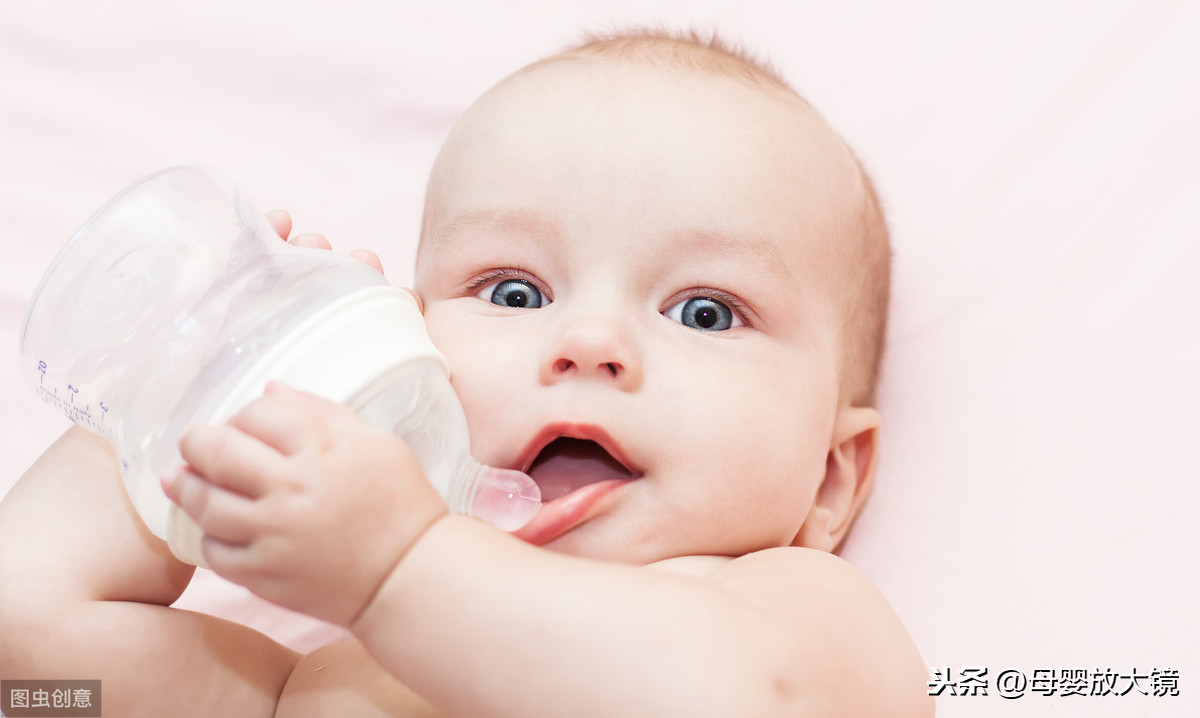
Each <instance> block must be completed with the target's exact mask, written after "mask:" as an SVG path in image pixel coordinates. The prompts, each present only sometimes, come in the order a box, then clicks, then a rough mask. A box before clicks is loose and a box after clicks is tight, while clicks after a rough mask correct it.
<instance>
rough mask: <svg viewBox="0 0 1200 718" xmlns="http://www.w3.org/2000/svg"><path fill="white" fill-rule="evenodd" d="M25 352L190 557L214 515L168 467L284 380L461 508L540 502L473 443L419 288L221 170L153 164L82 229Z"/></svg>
mask: <svg viewBox="0 0 1200 718" xmlns="http://www.w3.org/2000/svg"><path fill="white" fill-rule="evenodd" d="M20 361H21V369H22V373H23V374H24V376H25V378H26V380H27V381H28V382H29V384H30V385H31V386H32V387H33V389H34V391H35V392H37V394H38V395H39V396H41V397H42V399H43V400H44V401H46V402H47V403H48V404H50V405H52V406H54V407H57V408H58V409H59V410H61V411H62V412H63V413H64V414H66V416H67V417H68V418H69V419H71V420H72V421H74V422H75V423H77V424H80V425H81V426H84V427H86V428H88V429H91V430H93V431H96V432H98V433H100V434H101V435H103V436H105V437H106V438H107V439H108V440H109V441H110V442H111V443H112V444H113V445H114V446H115V447H116V450H117V455H118V458H119V461H120V466H121V473H122V477H123V478H124V482H125V487H126V489H127V490H128V492H129V495H130V497H131V498H132V499H133V503H134V505H135V506H136V507H137V509H138V513H139V514H140V515H141V517H142V519H143V520H144V521H145V522H146V525H147V526H148V527H149V528H150V530H151V531H152V532H154V533H155V534H156V535H158V536H159V537H161V538H164V539H166V540H167V542H168V544H169V545H170V546H171V550H172V551H173V552H174V553H175V555H176V556H177V557H179V558H180V559H181V560H184V561H188V562H190V563H196V564H200V565H203V560H202V557H201V555H200V538H201V533H200V530H199V528H198V527H197V526H196V525H195V524H194V523H193V522H192V521H191V519H190V518H188V516H187V515H186V514H184V513H183V512H182V511H181V510H180V509H179V508H178V507H177V506H175V505H174V504H172V503H171V502H170V501H169V500H168V499H167V498H166V496H165V495H164V494H163V493H162V490H161V488H160V486H159V477H161V476H162V475H163V474H164V473H165V472H166V471H167V470H168V469H169V468H170V467H171V466H173V465H175V464H177V463H178V462H180V461H181V459H180V456H179V451H178V443H179V438H180V437H181V436H182V434H183V432H184V431H185V430H186V428H187V427H188V426H190V425H192V424H196V423H216V422H220V421H224V420H226V419H228V418H229V417H230V416H232V415H233V414H234V413H236V412H237V411H238V409H240V408H241V407H242V406H244V405H245V404H247V403H248V402H249V401H251V400H253V399H254V398H256V397H258V396H261V395H262V392H263V390H264V388H265V386H266V384H267V382H268V381H269V380H272V379H274V380H279V381H282V382H284V383H286V384H288V385H290V386H293V387H295V388H297V389H302V390H305V391H309V392H312V393H314V394H317V395H320V396H324V397H326V398H328V399H331V400H333V401H337V402H340V403H344V404H347V405H349V406H350V407H351V408H353V409H355V410H356V411H358V412H359V414H360V415H361V416H362V417H363V418H364V420H366V421H367V423H369V424H370V425H372V426H374V427H376V428H380V429H386V430H389V431H393V432H395V433H396V434H398V435H399V436H401V437H403V438H404V439H405V441H406V442H407V443H408V444H409V446H410V447H411V448H412V449H413V451H414V453H415V454H416V455H417V458H418V460H419V461H420V462H421V465H422V467H423V468H424V470H425V473H426V475H427V476H428V478H429V479H430V481H431V482H432V483H433V484H434V486H435V487H436V488H437V489H438V491H439V492H440V493H441V495H442V497H443V498H444V499H445V500H446V503H447V505H448V506H449V508H450V509H451V510H452V511H458V512H463V513H469V514H473V515H476V516H479V517H480V518H482V519H484V520H486V521H489V522H490V523H493V524H495V525H496V526H497V527H499V528H501V529H503V530H512V529H515V528H517V527H519V526H521V525H522V524H524V523H525V522H526V521H528V519H529V518H531V517H532V516H533V514H534V513H536V511H537V510H538V507H539V506H540V496H539V494H538V490H537V485H536V484H534V483H533V481H532V479H530V478H529V477H527V476H525V475H524V474H522V473H520V472H516V471H509V470H504V469H493V468H490V467H485V466H482V465H480V464H478V463H477V462H475V461H474V460H473V459H472V458H471V456H470V451H469V438H468V436H467V425H466V420H465V418H464V416H463V413H462V408H461V406H460V405H459V403H458V400H457V398H456V397H455V395H454V391H453V389H452V388H451V386H450V382H449V375H448V371H447V366H446V362H445V359H444V358H443V357H442V356H441V355H440V354H439V353H438V351H437V349H436V348H434V346H433V343H432V342H431V341H430V340H429V336H428V334H427V333H426V331H425V325H424V321H423V319H422V317H421V314H420V310H419V308H418V307H417V304H416V302H415V300H414V299H413V297H412V295H410V294H409V293H408V292H407V291H406V290H404V289H401V288H397V287H392V286H390V285H389V284H388V283H387V281H386V280H385V279H384V278H383V277H382V276H380V275H379V273H378V272H375V271H374V270H373V269H371V268H369V267H367V266H365V265H363V264H361V263H359V262H356V261H354V260H351V259H349V258H346V257H342V256H340V255H335V254H333V253H332V252H326V251H321V250H315V249H303V248H296V247H292V246H290V245H288V244H286V243H284V242H283V241H281V240H280V239H279V238H278V236H277V235H276V234H275V232H274V229H273V228H272V227H271V225H270V223H269V222H268V221H267V219H266V217H265V216H264V215H263V214H262V213H261V212H259V211H257V210H256V209H255V208H254V207H253V206H252V205H251V203H250V202H249V201H248V200H247V199H246V197H245V196H244V195H243V194H242V193H241V191H240V190H238V188H237V187H236V186H235V185H234V184H233V183H232V182H231V181H230V180H229V179H228V178H226V177H225V176H224V175H222V174H221V173H219V172H217V171H215V170H212V169H209V168H204V167H195V166H191V167H178V168H173V169H168V170H164V171H162V172H159V173H156V174H154V175H151V176H149V177H146V178H144V179H142V180H140V181H139V182H137V183H135V184H134V185H132V186H131V187H129V188H128V189H126V190H125V191H124V192H122V193H121V194H119V195H117V196H116V197H115V198H113V199H112V200H110V201H109V202H108V204H106V205H105V206H104V207H103V208H101V209H100V210H99V211H98V212H97V213H96V214H95V215H94V216H93V217H92V218H91V219H89V220H88V221H87V223H85V224H84V226H83V227H82V228H81V229H80V230H79V231H78V232H76V234H75V236H74V237H73V238H72V239H71V240H70V242H68V244H67V245H66V247H65V248H64V249H63V250H62V251H61V252H60V253H59V255H58V257H57V258H56V259H55V261H54V263H53V264H52V265H51V267H50V269H49V270H48V271H47V273H46V275H45V276H44V277H43V278H42V281H41V284H40V285H39V286H38V289H37V290H36V292H35V293H34V297H33V300H32V301H31V303H30V306H29V309H28V312H27V314H26V317H25V323H24V326H23V328H22V331H21V339H20Z"/></svg>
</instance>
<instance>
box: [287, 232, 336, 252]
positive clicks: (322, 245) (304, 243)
mask: <svg viewBox="0 0 1200 718" xmlns="http://www.w3.org/2000/svg"><path fill="white" fill-rule="evenodd" d="M288 244H290V245H292V246H293V247H308V248H310V249H333V245H332V244H330V243H329V240H328V239H325V235H323V234H313V233H311V232H309V233H306V234H297V235H296V236H295V237H292V238H291V239H289V240H288Z"/></svg>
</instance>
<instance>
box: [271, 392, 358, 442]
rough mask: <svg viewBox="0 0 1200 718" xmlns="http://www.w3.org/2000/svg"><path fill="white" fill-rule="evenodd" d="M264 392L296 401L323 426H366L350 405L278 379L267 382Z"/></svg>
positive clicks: (348, 427) (349, 427)
mask: <svg viewBox="0 0 1200 718" xmlns="http://www.w3.org/2000/svg"><path fill="white" fill-rule="evenodd" d="M266 394H267V395H268V396H270V395H279V396H281V397H284V398H285V399H286V400H288V401H294V402H296V404H297V406H299V407H302V409H303V410H305V411H307V412H310V414H311V415H312V416H313V417H314V418H316V419H319V420H320V421H323V422H324V426H327V427H341V428H347V429H351V428H365V427H366V424H365V422H363V420H362V417H360V416H359V415H358V414H356V413H354V411H353V410H352V409H351V408H350V407H348V406H345V405H344V404H338V403H337V402H333V401H330V400H329V399H326V398H324V397H321V396H317V395H316V394H310V393H309V392H307V391H300V390H299V389H294V388H292V387H290V386H288V385H287V384H284V383H283V382H280V381H270V382H267V389H266ZM313 438H314V439H316V438H324V437H316V436H314V437H313Z"/></svg>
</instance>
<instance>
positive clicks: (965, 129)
mask: <svg viewBox="0 0 1200 718" xmlns="http://www.w3.org/2000/svg"><path fill="white" fill-rule="evenodd" d="M497 5H498V4H492V3H483V2H447V3H442V4H441V5H440V6H439V7H438V9H433V8H432V7H425V6H422V7H418V6H417V4H416V3H391V2H382V1H381V0H380V1H376V2H367V1H365V0H348V1H346V2H342V3H339V4H338V7H337V9H334V7H333V5H332V4H329V3H318V2H313V1H304V2H296V1H295V0H293V1H291V2H282V1H280V0H270V1H266V2H255V3H246V2H242V1H241V0H237V1H234V0H214V1H210V2H207V3H203V4H188V5H182V4H178V3H175V4H170V5H167V4H163V3H158V2H151V1H150V0H143V1H141V2H139V1H136V0H114V1H110V2H106V3H91V2H57V3H5V4H4V5H2V6H0V247H2V248H3V256H4V259H3V261H0V344H2V345H6V346H8V347H10V349H9V350H5V351H8V352H9V353H8V354H7V357H8V358H7V359H0V492H3V491H5V490H7V488H8V486H10V485H11V483H12V482H13V481H15V480H16V478H17V477H18V475H19V474H20V473H21V472H22V471H23V470H24V469H25V467H27V466H28V465H29V464H30V463H31V462H32V461H33V460H34V458H36V456H37V455H38V453H39V452H40V450H41V449H42V448H43V447H44V446H45V445H46V444H47V443H48V442H49V441H50V440H51V439H52V438H53V437H54V436H56V435H57V434H58V433H59V432H61V431H62V429H63V428H64V427H65V420H63V419H61V418H60V417H58V416H56V415H55V414H54V413H53V412H52V411H51V410H50V409H48V408H47V407H45V406H43V405H42V404H41V403H40V402H39V401H38V400H37V399H36V398H35V397H34V395H33V393H32V392H31V391H30V390H29V389H28V388H27V387H26V386H25V385H24V384H23V382H22V380H21V378H20V375H19V373H18V367H17V361H16V352H15V347H16V341H17V333H18V330H19V327H20V322H21V318H22V315H23V312H24V305H25V303H26V302H27V301H28V299H29V297H30V295H31V293H32V291H33V289H34V286H35V285H36V283H37V280H38V278H39V277H40V275H41V273H42V271H43V270H44V269H45V267H46V266H47V265H48V264H49V262H50V261H51V259H52V258H53V256H54V255H55V253H56V252H57V251H58V249H59V247H60V246H61V245H62V244H63V243H64V242H65V241H66V240H67V238H68V237H69V236H70V235H71V234H72V232H73V231H74V230H75V229H76V228H77V227H78V226H79V225H80V224H81V223H82V222H83V221H84V220H85V219H86V218H87V217H88V216H89V215H90V214H91V213H92V212H93V211H94V210H95V209H97V208H98V207H99V206H100V205H101V204H102V203H103V202H104V201H105V200H107V199H108V198H109V197H110V196H111V195H113V194H115V193H116V192H117V191H119V190H120V189H122V188H123V187H124V186H125V185H127V184H128V183H130V182H132V181H133V180H135V179H137V178H138V177H140V176H142V175H145V174H147V173H149V172H151V171H154V170H157V169H160V168H162V167H166V166H169V165H174V164H180V163H187V162H203V163H206V164H210V165H214V166H216V167H220V168H222V169H223V170H225V171H226V172H227V173H229V174H230V175H231V176H232V177H234V178H235V179H236V180H237V181H238V182H239V183H240V184H241V185H242V186H243V187H244V188H245V189H246V191H247V192H248V193H249V194H250V195H251V196H252V197H253V198H254V199H255V200H256V201H257V203H259V205H260V206H261V207H263V208H264V209H266V208H272V207H287V208H290V209H291V210H292V212H293V214H294V216H295V217H296V221H297V225H298V228H299V229H301V230H305V231H321V232H324V233H326V234H327V235H328V236H329V237H330V238H331V240H332V241H333V242H334V243H335V245H336V246H338V247H339V248H340V249H342V250H349V249H351V248H354V247H359V246H362V247H368V248H372V249H375V250H376V251H378V252H379V254H380V255H382V257H383V260H384V264H385V266H386V267H388V268H389V274H390V276H391V277H392V278H393V280H394V281H396V282H397V283H407V282H408V278H409V277H410V275H411V271H412V263H411V258H412V252H413V248H414V245H415V239H416V234H417V228H418V222H419V213H420V209H421V196H422V188H423V184H424V180H425V175H426V173H427V171H428V169H429V166H430V164H431V162H432V160H433V157H434V154H435V152H436V150H437V147H438V144H439V142H440V141H441V139H442V138H443V137H444V135H445V134H446V132H447V130H448V128H449V126H450V124H451V123H452V122H453V120H454V119H455V118H456V117H457V116H458V115H459V114H460V113H461V112H462V111H463V110H464V108H465V107H466V106H467V104H469V103H470V102H471V101H472V99H474V98H475V97H476V96H477V95H478V94H479V93H480V92H482V91H483V90H484V89H486V88H487V87H488V86H490V85H491V84H493V83H494V82H496V81H497V80H499V79H500V78H501V77H502V76H504V75H505V74H507V73H508V72H510V71H512V70H514V69H516V68H518V67H519V66H521V65H523V64H524V63H526V62H528V61H531V60H533V59H535V58H537V57H539V56H541V55H544V54H545V53H547V52H550V51H553V50H555V49H558V48H560V47H561V46H563V45H565V44H568V43H570V42H571V41H572V40H574V38H575V37H577V35H578V33H579V32H580V31H581V30H582V29H604V28H607V27H610V26H612V25H614V24H616V25H630V24H636V23H649V24H655V25H667V26H672V27H680V26H682V27H689V26H696V27H700V28H714V27H715V28H718V29H720V30H721V31H722V32H723V33H724V34H725V35H726V36H727V37H728V38H730V39H734V40H740V41H742V42H743V43H745V44H746V45H747V46H748V47H749V48H751V49H753V50H756V51H758V52H759V54H760V55H762V56H766V57H769V59H770V60H771V61H772V62H773V63H774V64H775V65H777V66H778V67H779V68H780V69H781V70H782V71H783V73H784V74H785V75H786V76H787V77H788V78H789V79H790V80H791V82H792V83H793V84H794V85H795V86H796V87H797V88H798V89H799V90H800V91H801V92H802V93H803V94H804V95H806V96H807V97H808V98H809V99H810V100H811V101H813V102H814V104H816V105H817V106H818V107H819V108H820V109H821V110H822V111H823V112H824V113H825V114H826V116H827V117H828V118H829V119H830V120H831V122H832V123H833V124H834V125H835V126H836V127H838V128H839V129H840V130H841V131H842V132H843V134H844V135H845V136H846V138H847V139H848V140H849V141H850V142H851V144H852V145H853V146H854V147H855V148H856V150H857V152H858V153H859V155H860V156H861V157H862V159H863V161H864V163H865V164H866V166H867V167H868V169H869V170H870V171H871V172H872V173H873V174H874V176H875V178H876V181H877V184H878V186H879V188H880V191H881V193H882V195H883V198H884V200H885V203H886V206H887V209H888V211H889V214H890V218H891V222H892V226H893V231H894V241H895V253H896V262H895V300H894V314H893V322H892V326H891V333H890V342H891V350H890V354H889V356H888V359H887V364H886V368H885V370H886V374H885V382H884V386H883V389H882V399H881V403H882V409H883V410H884V415H885V436H884V452H885V453H884V459H883V463H882V466H881V470H880V474H879V477H878V487H877V492H876V495H875V496H874V498H873V500H872V502H871V504H870V505H869V506H868V508H867V511H866V513H865V515H864V516H863V517H862V520H861V522H860V524H859V525H858V527H857V528H856V529H855V533H854V535H853V536H852V538H851V541H850V543H849V545H848V547H847V549H846V551H845V552H844V553H845V555H846V556H847V557H848V558H850V559H851V560H852V561H854V562H855V563H856V564H858V565H859V566H860V567H862V569H863V570H864V571H866V572H867V573H868V574H869V575H870V576H871V577H872V578H873V579H874V580H875V581H876V582H877V584H878V585H879V586H880V587H881V588H882V590H883V591H884V592H885V593H886V594H887V596H888V597H889V599H890V600H891V602H892V603H893V605H894V606H895V607H896V609H897V610H898V611H899V613H900V614H901V616H902V617H903V618H904V620H905V621H906V623H907V625H908V626H909V628H910V630H911V631H912V633H913V635H914V636H915V638H916V640H917V643H918V645H919V646H920V648H921V651H922V653H923V655H924V657H925V660H926V663H928V664H929V665H937V666H942V665H946V666H950V667H951V668H953V669H955V671H957V669H958V668H959V667H960V666H962V665H964V664H965V665H981V666H988V667H989V668H990V669H991V670H990V675H991V676H992V677H994V676H995V674H996V673H998V672H999V671H1000V670H1001V669H1004V668H1016V669H1019V670H1022V671H1023V672H1025V673H1026V674H1030V673H1031V672H1032V670H1033V669H1035V668H1056V669H1061V668H1088V669H1096V668H1099V669H1105V668H1112V669H1113V670H1114V671H1115V672H1117V673H1129V672H1130V671H1131V670H1132V669H1134V668H1137V669H1139V670H1140V671H1142V672H1149V670H1150V669H1152V668H1160V669H1162V668H1175V669H1178V670H1179V672H1180V678H1179V683H1180V692H1181V694H1182V695H1181V697H1179V698H1176V699H1165V698H1152V697H1145V696H1141V695H1138V694H1136V693H1135V694H1133V695H1127V696H1125V697H1120V698H1117V697H1112V696H1108V697H1078V696H1075V697H1067V698H1061V697H1052V698H1047V697H1043V696H1040V695H1026V696H1025V697H1024V698H1022V699H1019V700H1004V699H1003V698H1000V697H999V696H997V695H995V689H994V686H993V689H992V690H991V691H990V692H991V695H989V696H987V697H958V698H946V697H943V698H942V699H940V700H939V703H938V709H939V715H941V716H1008V715H1056V716H1058V715H1065V716H1133V715H1137V716H1143V715H1144V716H1184V715H1196V714H1198V713H1200V711H1198V709H1200V700H1198V699H1197V696H1200V660H1197V655H1196V644H1197V639H1198V638H1200V635H1198V634H1200V630H1198V628H1200V626H1198V621H1197V618H1196V616H1197V606H1198V605H1200V577H1198V576H1197V569H1196V562H1195V560H1194V559H1193V558H1191V556H1192V554H1193V553H1194V552H1195V550H1196V549H1197V548H1198V543H1200V542H1198V541H1197V533H1198V532H1197V529H1196V528H1195V527H1196V520H1195V517H1194V514H1195V512H1196V510H1197V508H1198V504H1200V490H1198V489H1197V481H1196V479H1197V476H1198V473H1200V472H1198V471H1197V468H1196V467H1197V464H1198V459H1200V442H1198V441H1197V440H1196V438H1195V434H1196V432H1197V429H1198V428H1200V421H1198V420H1197V418H1196V415H1195V412H1196V404H1197V400H1200V391H1197V390H1198V388H1200V382H1198V381H1197V379H1196V370H1197V366H1198V364H1200V339H1198V336H1200V333H1198V331H1197V320H1196V314H1197V310H1198V309H1200V282H1197V281H1196V274H1197V269H1196V267H1197V265H1198V264H1200V139H1198V137H1200V100H1198V99H1197V98H1200V43H1197V42H1196V38H1197V37H1200V4H1197V3H1195V2H1188V1H1186V0H1175V1H1174V2H1171V1H1169V0H1168V1H1163V2H1148V1H1146V0H1137V1H1134V0H1127V1H1124V2H1094V3H1064V2H1051V3H1047V2H1032V1H1029V2H1016V3H961V2H931V1H929V0H923V1H921V2H908V3H891V2H882V1H878V2H837V3H834V2H820V3H818V2H807V3H793V2H784V1H782V0H779V1H777V2H758V1H755V0H740V1H739V2H682V1H681V0H659V1H658V2H654V1H651V2H646V1H645V0H643V1H642V2H626V1H624V0H618V1H615V2H614V1H608V2H604V3H600V2H581V1H576V2H570V1H563V0H559V1H556V2H543V1H541V0H522V1H520V2H516V3H506V4H505V5H504V7H505V8H506V9H505V10H500V9H497ZM2 357H3V354H2V353H0V358H2ZM0 580H5V577H2V576H0ZM184 602H185V604H186V605H188V606H191V607H198V608H202V609H204V610H210V611H213V612H216V613H218V614H221V615H227V616H234V617H239V618H241V619H242V620H246V621H248V622H250V623H252V624H254V625H257V626H260V627H262V628H264V630H267V631H269V632H271V633H272V634H273V635H276V636H278V637H280V638H281V639H282V640H285V641H288V642H290V643H291V644H293V645H297V646H305V645H312V644H313V643H314V642H317V641H320V640H323V639H324V637H326V636H327V635H328V631H327V630H325V629H324V628H322V627H321V626H319V625H316V624H314V623H312V622H311V621H307V620H303V619H301V618H299V617H295V616H291V615H287V614H283V613H281V612H279V611H278V610H275V609H273V608H272V607H270V606H266V605H264V604H262V603H261V602H258V601H256V600H254V599H252V598H250V597H248V596H247V595H246V594H245V593H244V592H243V591H241V590H240V589H237V588H234V587H231V586H228V585H226V584H224V583H223V582H221V581H219V580H218V579H215V578H214V577H212V576H211V574H209V575H206V576H203V577H202V578H201V579H200V580H198V581H197V582H196V584H195V585H194V586H193V588H192V589H189V593H188V594H187V595H186V596H185V599H184ZM2 632H3V630H2V627H0V634H2Z"/></svg>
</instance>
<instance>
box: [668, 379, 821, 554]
mask: <svg viewBox="0 0 1200 718" xmlns="http://www.w3.org/2000/svg"><path fill="white" fill-rule="evenodd" d="M727 378H728V381H726V382H724V383H723V384H722V386H721V388H720V389H718V388H715V387H710V388H709V389H708V390H707V391H706V392H704V393H702V394H700V395H698V396H697V397H696V403H695V405H694V406H693V407H692V408H691V410H690V411H686V412H680V414H679V416H680V420H681V422H682V423H684V426H679V427H677V430H676V431H675V432H673V433H674V436H675V437H676V438H675V440H673V441H672V442H671V443H672V446H673V447H674V448H673V452H672V453H673V454H675V461H676V462H677V463H678V465H680V466H686V467H687V468H686V470H687V471H689V472H692V473H693V475H695V476H706V477H707V479H708V480H707V481H704V482H696V483H695V485H694V489H695V491H696V492H697V493H696V495H695V496H694V497H692V500H693V501H695V502H696V505H697V506H701V507H703V510H704V512H705V514H706V515H707V519H708V520H709V521H711V522H713V524H714V525H724V526H726V527H727V528H728V530H730V531H738V532H744V531H745V530H746V527H747V526H754V527H755V530H756V531H757V532H759V533H758V534H757V535H756V536H754V537H750V536H747V537H746V538H747V540H750V539H752V540H753V542H754V543H762V544H764V545H781V544H786V543H789V542H790V541H791V540H792V537H793V536H794V535H795V533H796V532H797V531H798V530H799V528H800V525H801V524H802V523H803V520H804V518H805V517H806V516H807V515H808V512H809V510H810V508H811V506H812V501H813V497H814V495H815V493H816V489H817V487H818V486H819V484H820V481H821V479H822V478H823V477H824V472H825V462H826V457H827V455H828V447H829V438H830V436H831V434H832V417H833V414H834V412H833V406H832V403H833V402H836V396H834V395H832V394H831V393H830V392H828V391H826V390H825V389H824V388H823V387H822V386H821V385H820V384H819V383H816V382H807V381H804V380H803V379H804V377H803V375H801V374H799V373H795V370H794V369H793V373H792V374H791V375H790V376H789V374H788V373H787V372H784V371H782V370H776V371H762V370H761V369H760V371H757V372H746V373H740V374H739V375H737V376H729V375H727ZM702 491H704V492H708V494H709V495H708V497H705V496H702V495H701V494H700V493H699V492H702Z"/></svg>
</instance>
